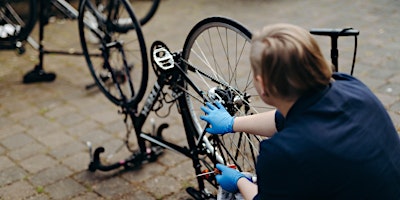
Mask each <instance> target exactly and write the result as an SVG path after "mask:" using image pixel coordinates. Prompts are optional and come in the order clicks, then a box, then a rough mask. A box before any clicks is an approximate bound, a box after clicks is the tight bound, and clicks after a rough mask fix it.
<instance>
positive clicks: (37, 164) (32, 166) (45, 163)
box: [21, 154, 57, 173]
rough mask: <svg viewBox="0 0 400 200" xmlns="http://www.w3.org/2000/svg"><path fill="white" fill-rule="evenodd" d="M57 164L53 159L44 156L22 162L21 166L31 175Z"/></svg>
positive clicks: (40, 155)
mask: <svg viewBox="0 0 400 200" xmlns="http://www.w3.org/2000/svg"><path fill="white" fill-rule="evenodd" d="M56 164H57V162H56V161H55V160H54V159H53V158H51V157H49V156H47V155H43V154H39V155H36V156H32V157H30V158H28V159H26V160H23V161H21V166H22V167H23V168H24V169H25V170H27V171H28V172H30V173H36V172H39V171H41V170H43V169H46V168H49V167H51V166H54V165H56Z"/></svg>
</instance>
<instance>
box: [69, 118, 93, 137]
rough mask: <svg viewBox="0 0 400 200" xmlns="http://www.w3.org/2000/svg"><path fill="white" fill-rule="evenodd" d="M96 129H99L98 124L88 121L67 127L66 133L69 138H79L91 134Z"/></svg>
mask: <svg viewBox="0 0 400 200" xmlns="http://www.w3.org/2000/svg"><path fill="white" fill-rule="evenodd" d="M97 128H99V124H98V123H96V122H94V121H90V120H89V121H84V122H81V123H79V124H75V125H74V126H71V127H68V129H67V132H68V133H69V134H70V135H71V136H74V137H77V138H79V137H80V136H81V135H85V134H86V133H88V132H91V131H93V130H94V129H97Z"/></svg>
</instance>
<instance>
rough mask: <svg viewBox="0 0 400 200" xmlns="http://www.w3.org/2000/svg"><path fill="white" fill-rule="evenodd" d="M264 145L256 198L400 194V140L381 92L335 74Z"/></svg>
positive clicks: (303, 100)
mask: <svg viewBox="0 0 400 200" xmlns="http://www.w3.org/2000/svg"><path fill="white" fill-rule="evenodd" d="M333 78H334V79H335V81H333V82H332V83H331V84H330V85H329V86H328V87H326V88H325V89H323V90H321V91H318V92H311V93H308V94H307V95H304V96H303V97H301V98H299V99H298V100H297V101H296V103H295V104H294V105H293V106H292V108H291V109H290V110H289V112H288V114H287V116H286V118H283V116H282V115H281V114H280V113H279V112H277V114H276V121H277V128H278V129H279V130H278V132H277V133H276V134H275V135H274V136H273V137H271V138H270V139H267V140H264V141H262V142H261V143H260V154H259V157H258V161H257V166H256V171H257V177H258V192H259V193H258V195H257V196H256V197H255V199H400V139H399V135H398V134H397V131H396V129H395V127H394V125H393V123H392V121H391V119H390V117H389V115H388V114H387V111H386V110H385V108H384V107H383V105H382V104H381V103H380V101H379V100H378V99H377V98H376V96H375V95H374V94H373V93H372V92H371V91H370V90H369V89H368V88H367V87H366V86H365V85H364V84H363V83H361V82H360V81H359V80H357V79H356V78H354V77H352V76H350V75H346V74H341V73H335V74H334V75H333Z"/></svg>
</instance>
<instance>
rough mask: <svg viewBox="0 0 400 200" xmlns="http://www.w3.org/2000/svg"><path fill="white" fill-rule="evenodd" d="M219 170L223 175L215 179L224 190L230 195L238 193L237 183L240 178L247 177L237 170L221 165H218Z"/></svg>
mask: <svg viewBox="0 0 400 200" xmlns="http://www.w3.org/2000/svg"><path fill="white" fill-rule="evenodd" d="M217 169H219V170H220V171H221V174H217V175H216V176H215V178H216V179H217V182H218V183H219V185H220V186H221V187H222V189H224V190H226V191H228V192H230V193H236V192H237V191H238V190H239V189H238V186H237V182H238V181H239V179H240V178H243V177H244V178H246V176H245V175H244V174H242V173H240V172H239V171H237V170H236V169H232V168H229V167H227V166H225V165H221V164H217Z"/></svg>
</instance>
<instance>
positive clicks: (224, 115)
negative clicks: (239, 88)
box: [200, 101, 234, 134]
mask: <svg viewBox="0 0 400 200" xmlns="http://www.w3.org/2000/svg"><path fill="white" fill-rule="evenodd" d="M206 105H207V107H205V106H202V107H201V110H203V111H204V113H206V116H200V119H202V120H204V121H206V122H208V123H210V124H211V127H209V128H207V129H206V131H207V132H209V133H211V134H224V133H232V132H233V121H234V117H232V116H231V115H230V114H229V113H228V111H226V109H225V108H224V106H223V105H222V104H221V103H220V102H219V101H216V102H215V105H216V106H217V107H215V106H214V105H212V104H211V103H209V102H206Z"/></svg>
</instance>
